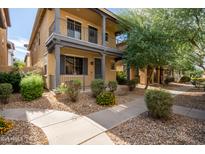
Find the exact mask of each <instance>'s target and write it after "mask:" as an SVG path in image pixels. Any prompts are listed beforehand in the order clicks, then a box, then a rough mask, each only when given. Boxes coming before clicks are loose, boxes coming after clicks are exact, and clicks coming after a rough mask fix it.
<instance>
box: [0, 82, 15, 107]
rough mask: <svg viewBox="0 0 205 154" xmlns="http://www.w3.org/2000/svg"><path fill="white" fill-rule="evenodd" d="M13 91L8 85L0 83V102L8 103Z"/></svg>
mask: <svg viewBox="0 0 205 154" xmlns="http://www.w3.org/2000/svg"><path fill="white" fill-rule="evenodd" d="M12 91H13V89H12V85H11V84H10V83H1V84H0V102H1V103H8V99H9V97H10V96H11V93H12Z"/></svg>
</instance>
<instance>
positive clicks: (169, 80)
mask: <svg viewBox="0 0 205 154" xmlns="http://www.w3.org/2000/svg"><path fill="white" fill-rule="evenodd" d="M170 82H174V77H171V76H168V77H166V78H165V80H164V84H165V85H168V84H169V83H170Z"/></svg>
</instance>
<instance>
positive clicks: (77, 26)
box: [75, 22, 81, 39]
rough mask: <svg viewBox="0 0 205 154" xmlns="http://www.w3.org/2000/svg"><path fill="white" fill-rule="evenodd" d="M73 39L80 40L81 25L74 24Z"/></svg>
mask: <svg viewBox="0 0 205 154" xmlns="http://www.w3.org/2000/svg"><path fill="white" fill-rule="evenodd" d="M75 38H77V39H81V23H79V22H75Z"/></svg>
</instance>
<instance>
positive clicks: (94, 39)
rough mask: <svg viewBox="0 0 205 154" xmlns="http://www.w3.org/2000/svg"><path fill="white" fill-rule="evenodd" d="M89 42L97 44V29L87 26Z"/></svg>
mask: <svg viewBox="0 0 205 154" xmlns="http://www.w3.org/2000/svg"><path fill="white" fill-rule="evenodd" d="M89 42H92V43H97V42H98V41H97V29H96V28H94V27H91V26H89Z"/></svg>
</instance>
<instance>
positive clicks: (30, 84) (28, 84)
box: [20, 74, 44, 101]
mask: <svg viewBox="0 0 205 154" xmlns="http://www.w3.org/2000/svg"><path fill="white" fill-rule="evenodd" d="M43 85H44V83H43V78H42V76H40V75H37V74H36V75H29V76H26V77H24V78H23V79H22V80H21V83H20V86H21V95H22V96H23V98H24V99H25V100H27V101H31V100H34V99H36V98H39V97H41V96H42V94H43Z"/></svg>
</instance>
